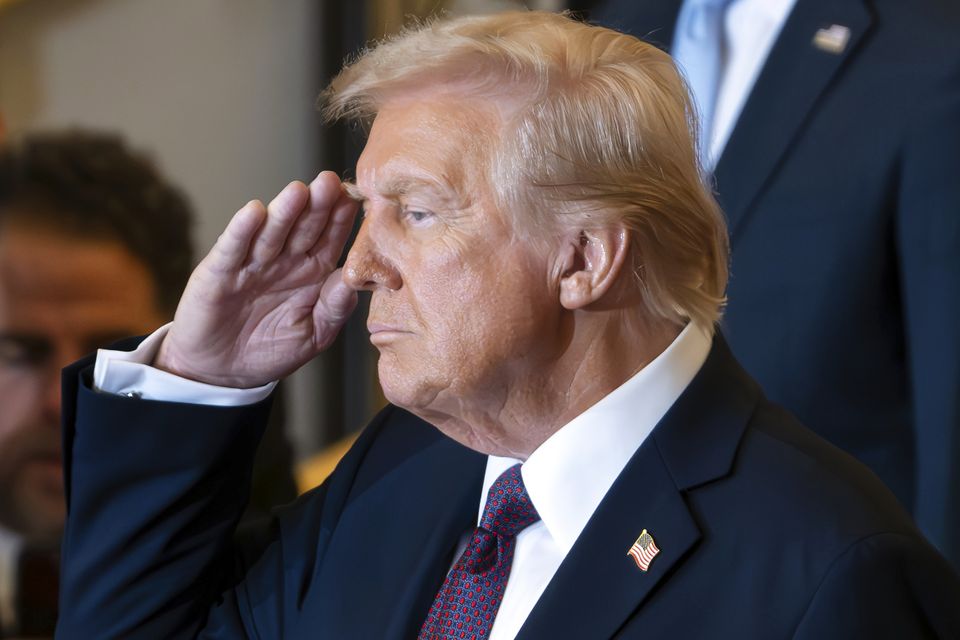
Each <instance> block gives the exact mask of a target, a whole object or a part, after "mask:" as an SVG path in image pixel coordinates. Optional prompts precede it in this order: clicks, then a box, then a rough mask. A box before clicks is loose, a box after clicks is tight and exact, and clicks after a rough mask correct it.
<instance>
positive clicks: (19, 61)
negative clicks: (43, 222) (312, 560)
mask: <svg viewBox="0 0 960 640" xmlns="http://www.w3.org/2000/svg"><path fill="white" fill-rule="evenodd" d="M524 4H525V5H526V6H528V7H531V8H560V5H561V2H559V1H557V0H541V2H526V3H524ZM510 6H515V4H514V3H511V2H508V1H507V0H499V1H496V0H460V1H448V2H444V1H439V0H430V1H424V0H392V1H386V0H369V1H367V2H334V1H332V0H327V1H318V0H312V1H311V0H284V1H283V2H268V1H265V0H202V1H200V2H197V1H196V0H164V1H163V2H157V1H156V0H0V131H2V135H4V136H6V137H7V138H9V139H15V138H17V137H19V136H22V135H24V134H28V133H30V132H32V131H41V130H44V131H45V130H61V129H64V128H69V127H83V128H92V129H97V130H108V131H114V132H117V133H119V134H121V135H123V137H124V138H125V139H126V141H127V142H128V144H129V145H130V146H131V147H132V148H134V149H136V150H138V151H143V152H146V153H147V154H148V155H150V156H151V157H152V159H153V160H154V161H155V162H156V163H157V165H158V167H159V169H160V170H161V172H162V173H163V174H165V175H166V176H167V177H168V178H169V179H170V181H171V182H173V183H174V184H176V185H178V186H179V187H180V188H181V189H183V190H184V191H185V192H186V195H187V196H188V197H189V198H190V200H191V201H192V203H193V205H194V208H195V209H196V213H197V226H196V228H195V229H194V237H195V239H196V240H195V241H196V244H197V246H196V247H195V249H196V253H197V255H198V256H202V255H203V254H204V253H206V251H207V249H208V248H209V247H210V246H211V245H212V243H213V242H214V241H215V240H216V237H217V235H218V234H219V233H220V231H221V230H222V229H223V227H224V225H225V224H226V222H227V221H228V220H229V218H230V216H231V215H232V214H233V213H234V212H235V211H236V210H237V209H238V208H239V207H240V206H242V205H243V204H244V203H245V202H247V201H248V200H250V199H252V198H260V199H263V200H268V199H269V198H271V197H272V196H273V195H274V194H276V193H277V191H279V190H280V189H281V188H282V187H283V186H284V185H285V184H286V183H287V182H289V181H290V180H293V179H300V180H305V181H309V180H310V179H312V177H313V176H314V175H316V174H317V173H318V172H319V171H320V170H321V169H333V170H335V171H337V172H339V173H341V174H343V173H346V174H348V175H350V174H352V171H353V166H354V162H355V159H356V156H357V155H358V153H359V149H360V145H361V143H362V139H361V138H360V136H359V135H357V134H356V133H351V132H349V131H346V130H344V129H338V128H333V129H327V128H325V127H324V126H323V125H322V124H321V121H320V118H319V115H318V113H317V111H316V108H315V101H316V97H317V95H318V94H319V93H320V91H321V89H322V88H323V87H324V85H325V84H326V83H327V81H328V80H329V79H330V78H331V77H332V76H333V74H335V73H336V71H337V70H338V69H339V68H340V66H341V63H342V61H343V59H344V58H345V57H347V56H349V55H350V54H351V53H352V52H354V51H356V50H357V49H359V48H360V47H361V46H362V45H363V44H364V43H365V42H367V41H368V40H371V39H376V38H379V37H382V36H384V35H385V34H389V33H391V32H392V31H394V30H396V29H397V28H398V27H399V26H400V25H402V24H403V22H404V20H405V19H408V18H410V17H412V16H425V15H430V14H432V13H435V12H436V11H441V10H442V11H448V12H451V13H464V12H474V13H475V12H484V11H493V10H502V9H504V8H509V7H510ZM364 315H365V314H363V313H358V314H356V316H355V318H356V321H355V322H353V323H351V325H350V326H349V327H347V329H346V331H345V332H344V334H343V336H342V338H341V340H340V342H339V344H338V345H337V346H336V347H335V348H334V349H332V350H331V351H329V352H327V353H325V354H324V355H323V356H322V357H321V358H319V359H318V360H317V361H315V362H313V363H312V364H311V365H309V366H308V367H306V368H304V369H303V370H301V371H300V372H298V373H297V374H296V375H294V376H293V377H292V378H291V379H290V380H289V381H288V382H287V384H286V394H285V398H284V402H285V403H286V429H287V432H288V435H289V437H290V439H291V441H292V443H293V446H294V450H295V454H296V457H297V458H298V459H304V458H306V457H308V456H309V455H311V454H312V453H314V452H316V451H318V450H319V449H321V448H322V447H324V446H325V445H326V444H329V443H331V442H333V441H336V440H338V439H340V438H341V437H342V436H343V435H345V434H348V433H349V432H351V431H353V430H355V429H356V428H358V427H360V426H362V425H363V424H365V423H366V421H367V419H368V418H369V417H370V416H371V415H372V414H373V413H374V412H375V411H376V410H377V409H378V408H379V407H380V406H382V403H383V400H382V398H381V396H380V392H379V388H378V386H377V382H376V375H375V360H374V357H375V356H374V352H373V350H372V348H371V347H370V345H369V342H368V341H367V334H366V330H365V328H364V323H363V317H364Z"/></svg>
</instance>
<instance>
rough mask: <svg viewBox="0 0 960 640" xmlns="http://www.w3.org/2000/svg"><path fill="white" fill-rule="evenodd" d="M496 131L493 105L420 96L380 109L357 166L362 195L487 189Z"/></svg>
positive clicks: (497, 122) (456, 98)
mask: <svg viewBox="0 0 960 640" xmlns="http://www.w3.org/2000/svg"><path fill="white" fill-rule="evenodd" d="M500 126H501V122H500V118H499V115H498V112H497V110H496V108H495V106H494V105H493V104H490V103H487V102H484V101H482V100H481V101H472V102H471V101H468V100H467V99H465V98H462V97H455V96H449V95H442V94H430V93H420V94H416V95H414V96H410V97H407V98H403V99H399V98H398V99H394V100H391V101H390V102H388V103H387V104H385V105H383V106H382V107H381V108H380V110H379V112H378V114H377V117H376V119H375V120H374V122H373V126H372V127H371V129H370V136H369V138H368V139H367V144H366V146H365V147H364V150H363V154H362V155H361V156H360V160H359V161H358V162H357V183H358V187H359V188H360V190H361V191H362V192H363V194H364V195H365V196H369V195H374V194H382V195H395V194H396V193H397V192H400V193H402V192H404V191H405V190H410V189H422V190H430V189H433V190H437V191H443V190H445V189H450V188H452V189H454V190H464V189H470V188H476V187H478V186H480V185H481V184H486V182H487V176H488V174H489V169H490V161H491V159H492V155H493V147H494V144H495V141H496V139H497V134H498V132H499V128H500Z"/></svg>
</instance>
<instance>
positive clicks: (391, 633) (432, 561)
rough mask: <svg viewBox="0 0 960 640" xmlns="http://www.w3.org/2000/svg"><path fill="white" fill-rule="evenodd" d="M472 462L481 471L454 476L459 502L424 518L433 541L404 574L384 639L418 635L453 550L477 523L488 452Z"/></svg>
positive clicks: (400, 638)
mask: <svg viewBox="0 0 960 640" xmlns="http://www.w3.org/2000/svg"><path fill="white" fill-rule="evenodd" d="M468 464H469V465H470V466H471V467H474V466H476V467H477V468H478V469H479V472H480V473H479V474H477V473H463V474H462V476H461V477H460V479H454V480H453V481H454V482H456V483H457V484H458V485H459V486H458V488H457V489H456V491H455V494H456V495H457V499H456V500H455V502H454V503H453V504H450V505H447V508H446V509H445V510H444V511H442V512H441V513H440V514H438V515H439V517H431V518H425V519H424V522H423V525H424V526H427V527H430V528H431V529H432V532H431V534H430V537H429V542H428V543H427V545H426V546H425V548H424V549H423V553H422V555H421V556H420V559H419V561H418V562H417V563H416V565H415V568H414V570H413V571H412V573H411V574H410V575H409V576H406V577H404V578H403V585H402V589H398V591H397V602H396V606H394V607H393V611H392V613H391V615H390V618H389V622H388V623H387V625H386V626H385V631H384V635H383V638H384V640H393V639H395V640H406V639H408V638H416V637H417V635H418V633H419V631H420V626H421V625H422V624H423V621H424V620H425V619H426V617H427V612H428V611H429V610H430V605H432V604H433V599H434V597H435V596H436V594H437V592H438V591H439V590H440V586H441V585H442V584H443V580H444V579H445V578H446V576H447V572H448V571H449V569H450V566H451V564H452V563H453V554H454V552H455V551H456V548H457V544H458V542H459V541H460V538H461V537H462V536H463V534H464V532H467V531H470V530H471V529H472V528H473V527H475V526H476V524H477V509H478V505H479V500H480V490H481V483H482V480H483V469H484V468H485V464H486V456H479V455H478V456H477V457H476V459H471V460H469V461H468ZM464 478H469V481H463V479H464ZM424 502H429V501H424Z"/></svg>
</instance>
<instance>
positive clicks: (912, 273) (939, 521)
mask: <svg viewBox="0 0 960 640" xmlns="http://www.w3.org/2000/svg"><path fill="white" fill-rule="evenodd" d="M577 2H580V3H581V6H587V7H589V6H590V5H592V10H591V11H590V18H591V20H593V21H595V22H600V23H601V24H605V25H608V26H612V27H616V28H618V29H621V30H624V31H627V32H629V33H632V34H634V35H637V36H639V37H644V38H646V39H647V40H649V41H651V42H653V43H654V44H658V45H660V46H662V47H663V48H665V49H667V50H669V47H670V41H671V38H672V37H673V32H674V27H675V24H676V18H677V13H678V11H679V7H680V4H681V2H680V0H644V1H643V2H638V1H635V0H576V1H575V4H576V3H577ZM830 25H842V26H844V27H846V28H847V29H849V32H850V38H849V42H848V43H847V45H846V48H845V50H844V51H843V52H842V53H840V54H834V53H829V52H826V51H822V50H820V49H818V48H817V47H815V46H814V45H813V38H814V34H815V33H816V32H817V30H818V29H821V28H826V27H829V26H830ZM958 34H960V3H958V2H956V0H915V1H912V2H903V1H902V0H797V4H796V6H795V8H794V10H793V12H792V14H791V15H790V16H789V18H788V19H787V22H786V24H785V25H784V27H783V31H782V32H781V33H780V35H779V37H778V39H777V41H776V43H775V45H774V46H773V49H772V50H771V52H770V56H769V58H768V59H767V62H766V64H765V66H764V67H763V69H762V71H761V73H760V75H759V76H758V79H757V82H756V85H755V86H754V89H753V91H752V92H751V94H750V96H749V98H748V100H747V102H746V104H745V106H744V108H743V111H742V113H741V115H740V117H739V120H738V121H737V124H736V126H735V128H734V130H733V133H732V135H731V137H730V139H729V142H728V144H727V146H726V148H725V149H724V151H723V155H722V156H721V157H720V159H719V162H718V164H717V167H716V172H715V178H716V188H717V191H718V198H719V200H720V204H721V205H722V207H723V209H724V211H725V212H726V214H727V217H728V220H729V225H730V233H731V246H732V268H731V279H730V286H729V289H728V292H727V293H728V296H729V306H728V309H727V312H726V316H725V319H724V322H723V327H724V333H725V334H726V335H727V337H728V339H729V340H730V344H731V346H732V348H733V350H734V352H735V353H736V354H737V357H738V358H739V359H740V360H741V362H743V365H744V367H746V369H747V371H749V372H750V374H751V375H752V376H753V377H754V378H756V379H757V381H758V382H759V383H760V384H761V386H762V387H763V389H764V391H765V393H766V394H767V395H768V396H769V397H770V398H771V400H773V401H774V402H777V403H778V404H781V405H783V406H785V407H786V408H787V409H789V410H790V411H791V412H792V413H794V414H795V415H796V416H798V417H799V418H800V420H801V421H802V422H803V423H804V424H805V425H807V426H809V427H810V428H811V429H813V430H814V431H816V432H818V433H819V434H820V435H822V436H823V437H825V438H827V439H828V440H830V441H831V442H833V443H834V444H836V445H838V446H840V447H841V448H843V449H845V450H846V451H849V452H850V453H852V454H854V455H855V456H856V457H857V458H859V459H860V460H861V461H863V462H865V463H866V464H867V465H869V466H870V467H871V468H872V469H873V470H874V472H875V473H877V475H879V476H880V478H881V479H883V480H884V481H885V482H886V483H887V485H888V486H889V487H890V488H891V489H892V490H893V491H894V493H895V494H896V495H897V497H898V498H899V499H900V501H901V502H902V503H903V504H904V505H905V506H906V507H907V510H908V511H910V512H912V513H913V515H914V516H915V518H916V521H917V523H918V524H919V525H920V528H921V529H922V530H923V531H924V532H925V533H926V534H927V535H928V536H929V537H930V539H931V540H932V541H933V542H934V543H935V544H937V545H938V546H939V547H940V549H941V551H943V553H944V554H945V555H947V556H948V557H949V558H950V559H951V560H952V561H953V562H954V566H955V567H958V568H960V329H958V326H957V318H958V317H960V178H958V176H960V38H958Z"/></svg>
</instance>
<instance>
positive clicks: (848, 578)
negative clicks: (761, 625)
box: [793, 533, 960, 640]
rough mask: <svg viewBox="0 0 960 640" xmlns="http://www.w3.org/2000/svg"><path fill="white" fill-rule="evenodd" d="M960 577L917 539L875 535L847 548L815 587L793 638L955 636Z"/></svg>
mask: <svg viewBox="0 0 960 640" xmlns="http://www.w3.org/2000/svg"><path fill="white" fill-rule="evenodd" d="M958 602H960V578H958V577H957V575H956V574H954V573H953V572H952V571H951V570H950V569H949V568H948V567H947V566H946V565H945V564H944V562H943V560H942V558H941V557H940V556H939V555H938V554H937V553H936V551H934V550H933V549H932V548H931V547H930V546H929V545H928V544H927V543H926V542H924V541H923V540H922V539H920V538H919V537H917V536H907V535H903V534H893V533H884V534H876V535H873V536H870V537H867V538H864V539H862V540H859V541H858V542H856V543H855V544H853V545H851V547H850V548H849V549H847V550H846V551H845V552H844V553H843V554H842V555H841V556H840V557H838V558H837V560H835V561H834V563H833V564H832V566H831V567H830V569H829V571H827V573H826V575H825V577H824V578H823V580H822V581H821V583H820V586H819V588H818V589H817V591H816V593H815V594H814V596H813V598H812V599H811V601H810V604H809V606H808V607H807V610H806V612H805V613H804V615H803V617H802V619H801V621H800V623H799V624H798V625H797V628H796V631H795V633H794V635H793V637H794V639H795V640H814V639H817V640H823V639H824V638H836V639H837V640H840V639H843V640H873V639H874V638H911V639H914V640H926V639H937V640H940V639H942V640H947V639H949V638H960V617H958V616H957V614H956V609H957V603H958Z"/></svg>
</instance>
